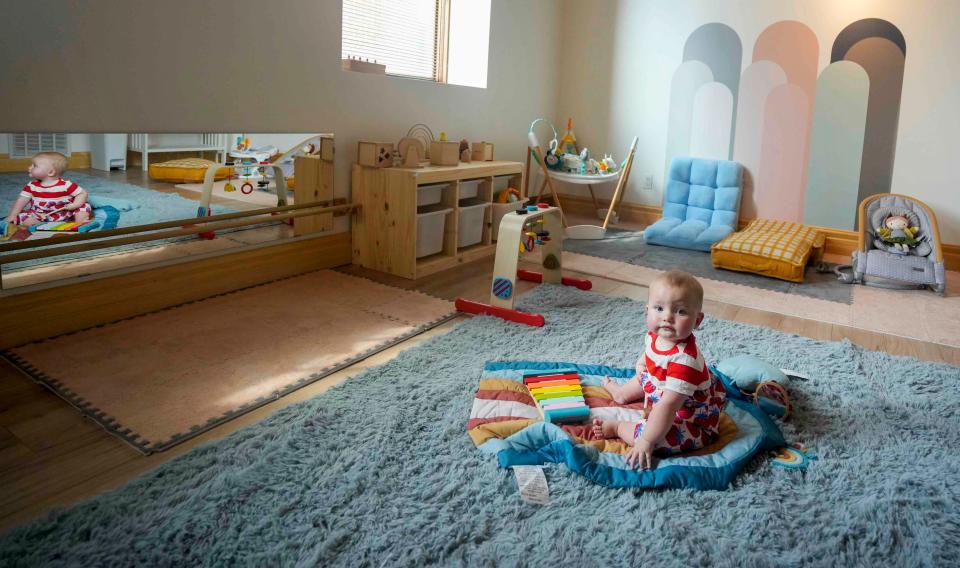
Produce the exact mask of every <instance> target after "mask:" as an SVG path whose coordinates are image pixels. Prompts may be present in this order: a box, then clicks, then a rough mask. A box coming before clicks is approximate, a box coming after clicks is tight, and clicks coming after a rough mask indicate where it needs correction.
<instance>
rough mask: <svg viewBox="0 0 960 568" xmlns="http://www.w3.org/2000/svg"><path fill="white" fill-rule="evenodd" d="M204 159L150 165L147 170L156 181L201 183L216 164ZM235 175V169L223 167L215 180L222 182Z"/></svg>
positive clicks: (182, 159) (184, 159)
mask: <svg viewBox="0 0 960 568" xmlns="http://www.w3.org/2000/svg"><path fill="white" fill-rule="evenodd" d="M215 163H216V162H211V161H210V160H205V159H203V158H181V159H179V160H170V161H169V162H158V163H156V164H150V166H149V167H148V168H147V170H148V173H149V174H150V179H152V180H156V181H170V182H176V183H200V182H202V181H203V176H204V175H205V174H206V173H207V168H209V167H210V166H212V165H213V164H215ZM232 173H233V168H231V167H223V168H220V169H219V170H217V173H216V175H215V176H214V179H215V180H221V179H224V178H226V177H227V176H228V175H230V174H232Z"/></svg>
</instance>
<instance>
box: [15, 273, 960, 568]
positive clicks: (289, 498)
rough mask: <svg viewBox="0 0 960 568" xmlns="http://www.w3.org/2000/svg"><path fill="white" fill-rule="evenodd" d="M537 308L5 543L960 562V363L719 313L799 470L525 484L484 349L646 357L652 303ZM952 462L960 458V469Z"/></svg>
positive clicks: (727, 348) (356, 560) (72, 552)
mask: <svg viewBox="0 0 960 568" xmlns="http://www.w3.org/2000/svg"><path fill="white" fill-rule="evenodd" d="M519 307H521V308H523V309H526V310H528V311H537V312H540V313H543V314H544V316H545V317H546V320H547V325H546V327H543V328H530V327H523V326H520V325H518V324H512V323H507V322H505V321H501V320H499V319H495V318H491V317H476V318H473V319H470V320H468V321H465V322H463V323H461V324H459V325H458V326H456V327H455V328H454V329H453V330H452V331H450V332H449V333H447V334H444V335H442V336H438V337H435V338H432V339H431V340H429V341H427V342H425V343H423V344H421V345H419V346H417V347H414V348H411V349H409V350H407V351H404V352H402V353H401V354H400V355H399V356H397V357H396V358H395V359H393V360H391V361H389V362H388V363H385V364H384V365H382V366H380V367H377V368H374V369H370V370H367V371H365V372H363V373H362V374H360V375H358V376H357V377H354V378H352V379H350V380H348V381H347V382H346V383H345V384H343V385H341V386H338V387H335V388H332V389H330V391H328V392H326V393H324V394H321V395H319V396H317V397H316V398H314V399H312V400H309V401H306V402H303V403H299V404H296V405H292V406H289V407H287V408H284V409H281V410H279V411H278V412H277V413H276V414H274V415H273V416H271V417H269V418H267V419H265V420H264V421H262V422H260V423H258V424H255V425H253V426H250V427H248V428H245V429H243V430H240V431H237V432H235V433H233V434H231V435H229V436H228V437H226V438H225V439H223V440H220V441H217V442H213V443H210V444H208V445H205V446H201V447H199V448H196V449H195V450H193V451H191V452H189V453H187V454H185V455H183V456H180V457H178V458H176V459H174V460H172V461H171V462H169V463H166V464H164V465H161V466H159V467H158V468H157V469H155V470H153V471H152V472H149V473H147V474H145V475H143V476H141V477H139V478H137V479H135V480H133V481H131V482H130V483H128V484H126V485H125V486H123V487H120V488H119V489H116V490H114V491H112V492H109V493H106V494H104V495H101V496H99V497H97V498H94V499H92V500H89V501H87V502H84V503H81V504H79V505H77V506H75V507H72V508H70V509H68V510H59V511H53V512H51V513H49V514H48V515H47V516H46V517H45V518H42V519H40V520H38V521H36V522H33V523H30V524H27V525H24V526H21V527H18V528H16V529H13V530H12V531H8V532H7V533H6V534H4V535H3V536H2V537H0V565H3V566H18V565H24V566H56V565H77V566H94V565H119V566H133V565H159V566H165V565H171V566H173V565H175V566H183V565H216V566H221V565H234V564H242V565H295V564H296V565H301V564H302V565H310V566H313V565H322V566H330V565H336V566H367V565H375V566H379V565H387V566H394V565H404V566H419V565H423V564H431V563H437V564H442V565H468V566H476V565H484V566H487V565H490V566H493V565H497V566H500V565H504V566H513V565H532V566H540V565H542V566H549V565H569V566H580V565H584V566H608V565H610V566H613V565H631V566H636V565H648V564H650V565H677V566H704V565H714V566H744V565H746V566H768V565H789V566H794V565H824V566H836V565H858V566H905V565H920V566H937V565H952V564H953V563H954V562H955V561H956V558H957V557H958V555H960V531H958V526H960V498H958V497H960V486H958V484H957V483H956V472H957V471H960V458H958V454H957V452H956V449H955V448H957V447H958V445H960V421H958V415H960V413H958V409H960V388H958V385H960V368H957V367H953V366H949V365H945V364H935V363H923V362H919V361H917V360H915V359H911V358H907V357H896V356H891V355H887V354H883V353H877V352H871V351H867V350H864V349H862V348H859V347H857V346H855V345H853V344H851V343H850V342H848V341H843V342H824V341H814V340H811V339H807V338H803V337H799V336H796V335H790V334H785V333H781V332H777V331H773V330H770V329H767V328H761V327H755V326H750V325H745V324H739V323H733V322H727V321H721V320H714V319H710V318H708V319H707V320H706V321H705V322H704V324H703V326H702V328H701V330H700V331H699V335H698V338H699V343H700V345H701V346H702V348H703V350H704V353H705V355H706V357H707V358H708V360H709V361H712V362H718V361H720V360H721V359H723V358H726V357H729V356H732V355H738V354H743V353H750V354H753V355H756V356H759V357H762V358H763V359H766V360H767V361H769V362H771V363H773V364H775V365H777V366H780V367H786V368H792V369H796V370H798V371H801V372H803V373H806V374H807V375H809V377H810V378H809V380H807V381H805V382H794V383H793V384H791V385H790V388H791V392H792V395H793V400H794V403H795V417H794V418H793V419H792V420H791V421H790V422H787V423H785V424H783V429H784V432H785V434H786V436H787V438H788V440H791V441H803V442H805V443H806V444H807V445H808V446H812V447H813V448H815V449H816V450H817V452H818V453H819V456H820V458H819V460H818V461H815V462H813V463H812V465H811V466H810V468H809V469H808V470H807V471H805V472H802V471H797V470H787V469H780V468H775V467H772V466H771V465H770V461H769V457H768V456H761V457H757V458H756V459H754V460H753V461H752V462H751V463H750V464H749V465H748V466H747V467H746V469H745V470H744V472H743V473H741V475H740V476H739V477H738V478H737V479H736V480H735V481H734V483H733V484H732V486H731V487H730V488H729V489H728V490H726V491H705V492H695V491H690V490H682V491H681V490H662V491H642V490H614V489H607V488H604V487H601V486H599V485H594V484H592V483H590V482H588V481H586V480H585V479H584V478H582V477H579V476H577V475H575V474H573V473H571V472H570V471H569V470H567V469H565V468H563V467H551V468H549V469H548V470H547V478H548V480H549V483H550V491H551V496H552V502H551V503H550V504H549V505H547V506H543V507H541V506H534V505H527V504H524V503H523V502H522V501H521V500H520V498H519V497H518V494H517V489H516V483H515V481H514V478H513V475H512V473H511V472H510V471H504V470H501V469H498V467H497V465H496V461H495V460H493V459H491V458H490V457H486V456H483V455H481V453H480V452H479V451H478V450H477V449H475V447H474V446H473V444H472V442H471V441H470V438H469V437H468V436H467V433H466V421H467V418H468V415H469V411H470V405H471V403H472V402H473V393H474V391H475V389H476V386H477V382H478V375H479V373H480V370H481V368H482V366H483V364H484V363H485V362H486V361H491V360H504V359H512V360H553V361H572V362H580V363H606V364H610V365H615V366H630V365H632V364H633V363H634V360H635V359H636V357H637V355H638V352H639V350H640V348H641V345H642V342H641V337H642V334H643V333H644V328H643V327H644V326H643V321H644V307H643V305H642V304H640V303H637V302H634V301H631V300H628V299H624V298H609V297H604V296H600V295H597V294H593V293H589V292H581V291H578V290H574V289H568V288H563V287H556V286H550V285H544V286H540V287H538V288H536V289H535V290H534V291H532V292H531V293H530V294H528V295H527V296H525V297H523V298H521V301H520V302H519ZM951 471H953V472H954V473H952V474H951V473H950V472H951Z"/></svg>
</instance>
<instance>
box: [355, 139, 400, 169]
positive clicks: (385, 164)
mask: <svg viewBox="0 0 960 568" xmlns="http://www.w3.org/2000/svg"><path fill="white" fill-rule="evenodd" d="M357 163H358V164H360V165H361V166H367V167H371V168H389V167H390V166H392V165H393V142H370V141H368V140H360V141H359V142H357Z"/></svg>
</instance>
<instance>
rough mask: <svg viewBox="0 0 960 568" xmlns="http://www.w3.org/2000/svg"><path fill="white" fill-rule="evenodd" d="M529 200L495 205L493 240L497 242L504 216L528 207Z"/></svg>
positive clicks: (524, 199)
mask: <svg viewBox="0 0 960 568" xmlns="http://www.w3.org/2000/svg"><path fill="white" fill-rule="evenodd" d="M527 201H528V199H527V198H526V197H524V198H523V199H521V200H520V201H514V202H512V203H494V204H493V240H497V236H498V235H499V234H500V221H502V220H503V216H504V215H506V214H507V213H513V212H514V211H516V210H517V209H520V208H521V207H526V203H527Z"/></svg>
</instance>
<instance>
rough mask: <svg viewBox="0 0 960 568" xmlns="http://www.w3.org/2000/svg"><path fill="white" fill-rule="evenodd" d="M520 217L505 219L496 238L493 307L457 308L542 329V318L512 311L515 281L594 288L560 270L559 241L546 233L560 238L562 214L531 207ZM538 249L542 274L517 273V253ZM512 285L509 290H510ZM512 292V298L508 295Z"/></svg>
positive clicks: (465, 304)
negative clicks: (564, 274) (537, 246)
mask: <svg viewBox="0 0 960 568" xmlns="http://www.w3.org/2000/svg"><path fill="white" fill-rule="evenodd" d="M517 213H518V215H506V216H504V217H503V219H502V220H501V222H500V230H499V235H498V238H497V256H496V259H495V260H494V265H493V278H492V279H491V286H490V303H489V304H484V303H482V302H475V301H473V300H466V299H464V298H457V301H456V306H457V309H458V310H460V311H461V312H466V313H469V314H486V315H492V316H496V317H498V318H502V319H505V320H508V321H512V322H516V323H522V324H526V325H532V326H536V327H542V326H543V325H544V323H545V320H544V319H543V316H542V315H540V314H530V313H526V312H521V311H518V310H515V309H513V302H514V299H515V296H516V294H515V293H514V291H515V289H516V281H517V280H518V279H519V280H530V281H533V282H543V281H546V282H550V283H554V284H563V285H565V286H576V287H577V288H579V289H581V290H589V289H590V288H591V287H592V286H593V284H592V283H591V282H590V281H589V280H581V279H577V278H568V277H564V276H562V274H561V271H560V268H561V264H562V260H561V247H560V239H554V240H550V239H549V238H547V237H545V236H538V235H541V234H543V233H545V234H547V235H550V234H557V235H559V234H561V231H562V230H563V226H562V218H561V213H560V210H559V209H557V208H555V207H549V206H547V207H537V206H536V205H532V206H530V207H528V208H527V209H526V210H524V209H520V210H518V211H517ZM536 245H541V246H542V247H543V250H542V255H543V258H544V259H545V261H544V262H543V272H542V273H541V272H533V271H529V270H522V269H518V268H517V266H518V251H519V252H520V253H523V252H530V251H533V250H534V248H535V247H536ZM507 284H509V286H507ZM505 290H509V295H505Z"/></svg>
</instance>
